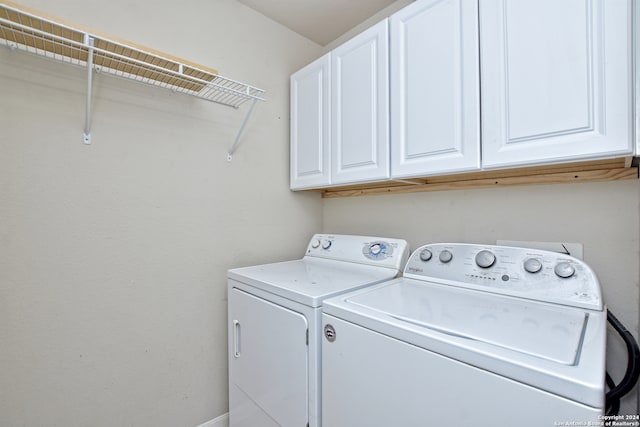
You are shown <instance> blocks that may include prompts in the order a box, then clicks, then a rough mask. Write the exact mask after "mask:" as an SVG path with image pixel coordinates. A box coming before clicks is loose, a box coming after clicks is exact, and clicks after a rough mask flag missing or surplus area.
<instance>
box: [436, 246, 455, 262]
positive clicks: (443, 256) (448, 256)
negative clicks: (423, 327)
mask: <svg viewBox="0 0 640 427" xmlns="http://www.w3.org/2000/svg"><path fill="white" fill-rule="evenodd" d="M438 258H439V259H440V262H442V263H444V264H446V263H448V262H450V261H451V260H452V259H453V254H452V253H451V251H450V250H448V249H445V250H443V251H442V252H440V255H439V256H438Z"/></svg>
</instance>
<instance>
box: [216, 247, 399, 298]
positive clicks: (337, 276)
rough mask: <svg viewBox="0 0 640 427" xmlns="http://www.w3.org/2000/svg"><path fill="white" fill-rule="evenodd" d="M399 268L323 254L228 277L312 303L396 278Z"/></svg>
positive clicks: (234, 272)
mask: <svg viewBox="0 0 640 427" xmlns="http://www.w3.org/2000/svg"><path fill="white" fill-rule="evenodd" d="M397 274H398V270H396V269H393V268H386V267H378V266H372V265H365V264H357V263H352V262H343V261H335V260H329V259H324V258H314V257H305V258H303V259H299V260H294V261H285V262H279V263H273V264H264V265H256V266H252V267H243V268H235V269H232V270H229V271H228V273H227V277H228V278H229V279H233V280H236V281H239V282H242V283H245V284H248V285H251V286H253V287H256V288H258V289H262V290H264V291H267V292H270V293H272V294H275V295H278V296H281V297H283V298H287V299H289V300H292V301H296V302H299V303H301V304H304V305H307V306H309V307H320V306H321V305H322V300H324V299H325V298H329V297H331V296H335V295H339V294H342V293H344V292H347V291H350V290H354V289H358V288H361V287H363V286H367V285H371V284H374V283H379V282H382V281H385V280H390V279H393V278H394V277H395V276H396V275H397Z"/></svg>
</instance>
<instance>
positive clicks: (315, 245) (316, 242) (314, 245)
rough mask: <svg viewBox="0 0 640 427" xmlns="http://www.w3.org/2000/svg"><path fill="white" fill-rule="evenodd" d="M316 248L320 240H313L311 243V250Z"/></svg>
mask: <svg viewBox="0 0 640 427" xmlns="http://www.w3.org/2000/svg"><path fill="white" fill-rule="evenodd" d="M318 246H320V239H315V240H313V241H312V242H311V247H312V248H313V249H316V248H317V247H318Z"/></svg>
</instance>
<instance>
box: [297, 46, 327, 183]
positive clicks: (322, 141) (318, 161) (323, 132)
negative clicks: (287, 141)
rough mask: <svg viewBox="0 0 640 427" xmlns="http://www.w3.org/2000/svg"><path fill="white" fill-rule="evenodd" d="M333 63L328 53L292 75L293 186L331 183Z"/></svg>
mask: <svg viewBox="0 0 640 427" xmlns="http://www.w3.org/2000/svg"><path fill="white" fill-rule="evenodd" d="M330 65H331V61H330V55H329V54H327V55H325V56H323V57H321V58H320V59H317V60H316V61H314V62H312V63H311V64H309V65H307V66H306V67H304V68H303V69H301V70H300V71H298V72H296V73H295V74H293V75H292V76H291V189H304V188H318V187H326V186H328V185H329V184H331V169H330V156H331V145H330V138H331V120H330V116H329V115H330V108H331V106H330V87H331V86H330V85H331V77H330V71H331V67H330Z"/></svg>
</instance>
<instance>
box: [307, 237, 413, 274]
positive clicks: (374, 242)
mask: <svg viewBox="0 0 640 427" xmlns="http://www.w3.org/2000/svg"><path fill="white" fill-rule="evenodd" d="M306 256H310V257H318V258H328V259H333V260H337V261H347V262H356V263H360V264H372V265H380V266H383V267H389V268H395V269H397V270H399V271H401V270H402V269H403V268H404V266H405V264H406V262H407V259H408V258H409V244H408V243H407V242H406V241H405V240H402V239H392V238H383V237H369V236H352V235H344V234H316V235H314V236H313V237H312V238H311V241H310V242H309V245H308V246H307V252H306Z"/></svg>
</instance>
